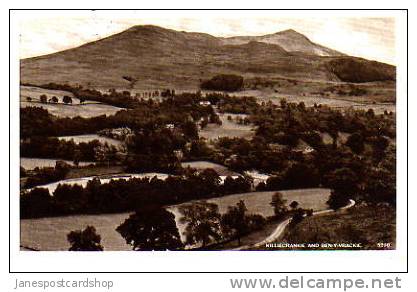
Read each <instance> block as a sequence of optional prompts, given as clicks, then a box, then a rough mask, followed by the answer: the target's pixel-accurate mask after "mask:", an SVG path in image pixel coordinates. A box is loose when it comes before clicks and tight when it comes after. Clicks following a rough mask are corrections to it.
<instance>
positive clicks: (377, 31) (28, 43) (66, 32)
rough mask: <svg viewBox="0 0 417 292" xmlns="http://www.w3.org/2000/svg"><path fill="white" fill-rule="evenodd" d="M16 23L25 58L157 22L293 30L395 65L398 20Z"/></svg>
mask: <svg viewBox="0 0 417 292" xmlns="http://www.w3.org/2000/svg"><path fill="white" fill-rule="evenodd" d="M59 14H61V15H59ZM18 24H19V43H20V47H19V55H20V57H21V58H28V57H34V56H39V55H45V54H49V53H53V52H57V51H61V50H65V49H69V48H73V47H77V46H79V45H82V44H84V43H87V42H91V41H94V40H98V39H101V38H104V37H107V36H110V35H112V34H115V33H118V32H121V31H123V30H125V29H128V28H129V27H131V26H133V25H141V24H153V25H158V26H162V27H166V28H171V29H175V30H181V31H193V32H204V33H209V34H211V35H214V36H221V37H229V36H238V35H265V34H269V33H275V32H278V31H282V30H285V29H294V30H296V31H298V32H300V33H302V34H304V35H305V36H307V37H308V38H309V39H310V40H312V41H313V42H316V43H318V44H321V45H324V46H326V47H329V48H332V49H335V50H338V51H340V52H343V53H346V54H348V55H352V56H358V57H363V58H366V59H370V60H377V61H381V62H385V63H389V64H394V65H395V63H396V59H395V45H396V43H395V18H393V17H389V16H379V15H378V16H368V15H365V16H362V15H360V16H356V15H349V16H348V17H346V16H339V15H330V14H329V13H327V14H323V13H321V14H320V13H311V12H310V13H309V14H305V13H304V14H302V13H298V12H297V13H296V14H295V13H294V12H291V13H286V12H285V13H284V12H282V11H280V12H278V11H272V12H271V11H267V12H266V11H237V13H236V12H234V13H233V12H230V11H209V12H207V11H206V12H203V11H117V12H115V11H77V12H74V11H72V12H59V11H45V12H42V13H41V12H37V13H36V14H33V13H26V14H22V15H20V16H19V19H18Z"/></svg>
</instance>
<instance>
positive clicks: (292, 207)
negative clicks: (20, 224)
mask: <svg viewBox="0 0 417 292" xmlns="http://www.w3.org/2000/svg"><path fill="white" fill-rule="evenodd" d="M290 207H291V209H293V210H295V209H297V207H298V202H297V201H292V202H291V204H290Z"/></svg>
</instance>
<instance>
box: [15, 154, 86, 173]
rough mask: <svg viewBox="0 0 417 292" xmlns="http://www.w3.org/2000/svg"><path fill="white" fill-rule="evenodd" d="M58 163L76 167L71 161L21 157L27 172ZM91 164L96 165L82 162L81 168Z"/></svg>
mask: <svg viewBox="0 0 417 292" xmlns="http://www.w3.org/2000/svg"><path fill="white" fill-rule="evenodd" d="M57 161H65V162H66V163H68V164H69V165H74V163H73V162H72V161H69V160H61V159H47V158H26V157H21V158H20V166H22V167H23V168H24V169H26V170H32V169H35V168H36V167H55V164H56V162H57ZM90 164H94V162H80V163H79V166H87V165H90Z"/></svg>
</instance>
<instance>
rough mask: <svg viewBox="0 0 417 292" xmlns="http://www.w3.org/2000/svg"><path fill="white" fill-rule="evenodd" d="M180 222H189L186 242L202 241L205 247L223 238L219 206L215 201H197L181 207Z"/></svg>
mask: <svg viewBox="0 0 417 292" xmlns="http://www.w3.org/2000/svg"><path fill="white" fill-rule="evenodd" d="M180 212H181V214H182V217H181V219H180V222H181V223H182V224H187V226H186V227H185V232H184V235H185V237H186V244H196V243H199V242H201V245H202V247H205V246H206V245H207V244H209V243H210V242H215V241H218V240H219V239H221V232H220V217H221V216H220V213H219V207H218V206H217V205H216V204H213V203H207V202H196V203H192V204H187V205H184V206H182V207H181V208H180Z"/></svg>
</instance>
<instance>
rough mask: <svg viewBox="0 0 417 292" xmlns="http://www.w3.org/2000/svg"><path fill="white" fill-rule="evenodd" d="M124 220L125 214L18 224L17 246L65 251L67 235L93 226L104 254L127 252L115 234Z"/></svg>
mask: <svg viewBox="0 0 417 292" xmlns="http://www.w3.org/2000/svg"><path fill="white" fill-rule="evenodd" d="M128 217H129V213H121V214H104V215H76V216H64V217H53V218H40V219H24V220H20V236H21V242H20V244H21V245H22V246H27V247H30V248H35V249H38V250H46V251H53V250H68V248H69V244H68V241H67V234H68V233H69V232H70V231H73V230H79V229H84V228H85V227H87V225H93V226H94V227H95V228H96V230H97V233H98V234H100V235H101V243H102V245H103V246H104V248H105V250H131V247H130V246H129V245H127V244H126V242H125V241H124V239H123V238H122V237H121V236H120V234H119V233H118V232H117V231H116V228H117V226H119V225H120V223H122V222H123V221H124V220H125V219H126V218H128Z"/></svg>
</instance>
